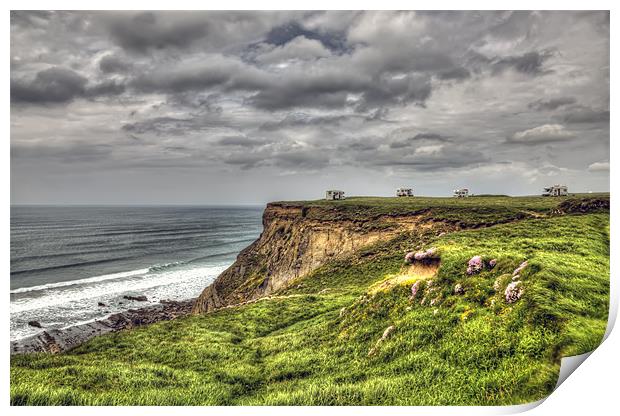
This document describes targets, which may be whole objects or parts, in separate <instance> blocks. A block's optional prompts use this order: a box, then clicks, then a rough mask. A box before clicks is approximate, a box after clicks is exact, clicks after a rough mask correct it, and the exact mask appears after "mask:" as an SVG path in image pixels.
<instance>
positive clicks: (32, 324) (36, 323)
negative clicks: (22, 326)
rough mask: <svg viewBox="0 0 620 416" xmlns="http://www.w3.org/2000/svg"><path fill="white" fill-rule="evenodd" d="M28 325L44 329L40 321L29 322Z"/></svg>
mask: <svg viewBox="0 0 620 416" xmlns="http://www.w3.org/2000/svg"><path fill="white" fill-rule="evenodd" d="M28 325H30V326H33V327H35V328H43V326H42V325H41V323H40V322H39V321H28Z"/></svg>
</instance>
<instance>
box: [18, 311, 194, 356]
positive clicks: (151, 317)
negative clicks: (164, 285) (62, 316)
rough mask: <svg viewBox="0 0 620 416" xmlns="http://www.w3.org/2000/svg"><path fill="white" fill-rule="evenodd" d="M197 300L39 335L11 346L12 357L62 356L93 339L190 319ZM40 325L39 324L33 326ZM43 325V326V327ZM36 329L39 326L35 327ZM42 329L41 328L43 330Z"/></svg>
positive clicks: (129, 312)
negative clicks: (121, 331)
mask: <svg viewBox="0 0 620 416" xmlns="http://www.w3.org/2000/svg"><path fill="white" fill-rule="evenodd" d="M193 303H194V300H193V299H192V300H185V301H171V300H162V301H161V302H160V303H159V304H157V305H153V306H147V307H145V308H140V309H130V310H128V311H125V312H120V313H115V314H112V315H110V316H108V317H107V318H104V319H101V320H96V321H93V322H89V323H85V324H81V325H76V326H72V327H69V328H65V329H48V330H45V331H42V332H40V333H38V334H36V335H33V336H30V337H27V338H23V339H20V340H17V341H12V342H11V354H22V353H30V352H48V353H53V354H56V353H60V352H64V351H68V350H70V349H72V348H75V347H77V346H78V345H80V344H83V343H84V342H86V341H88V340H89V339H91V338H93V337H95V336H97V335H103V334H107V333H109V332H116V331H120V330H123V329H130V328H135V327H139V326H143V325H149V324H152V323H155V322H159V321H168V320H171V319H174V318H177V317H179V316H184V315H189V314H190V312H191V310H192V305H193ZM32 323H36V324H39V323H38V322H36V321H32V322H29V324H30V325H32ZM39 325H40V324H39ZM32 326H36V325H32ZM40 327H41V326H38V328H40Z"/></svg>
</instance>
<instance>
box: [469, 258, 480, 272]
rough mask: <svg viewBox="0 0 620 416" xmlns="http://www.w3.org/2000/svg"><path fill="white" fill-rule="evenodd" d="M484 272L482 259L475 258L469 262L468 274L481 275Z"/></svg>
mask: <svg viewBox="0 0 620 416" xmlns="http://www.w3.org/2000/svg"><path fill="white" fill-rule="evenodd" d="M480 270H482V257H480V256H474V257H472V258H471V259H470V260H469V262H467V274H470V275H471V274H475V273H480Z"/></svg>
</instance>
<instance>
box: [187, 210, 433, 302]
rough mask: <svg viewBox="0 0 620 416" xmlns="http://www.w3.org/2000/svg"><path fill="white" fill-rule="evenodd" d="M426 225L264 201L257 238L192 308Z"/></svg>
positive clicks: (240, 296) (257, 290)
mask: <svg viewBox="0 0 620 416" xmlns="http://www.w3.org/2000/svg"><path fill="white" fill-rule="evenodd" d="M430 226H432V223H429V222H428V221H423V220H422V215H421V214H416V213H411V214H409V215H378V216H375V217H365V218H363V219H359V218H355V216H352V215H347V214H346V213H342V212H338V211H336V210H335V209H334V208H333V207H304V206H296V205H289V204H285V203H271V204H268V205H267V208H266V209H265V212H264V214H263V232H262V234H261V235H260V237H259V238H258V240H256V241H255V242H254V243H252V244H251V245H250V246H249V247H247V248H245V249H244V250H243V251H241V253H239V255H238V257H237V260H236V261H235V263H233V265H232V266H230V267H229V268H228V269H227V270H225V271H224V272H223V273H222V274H221V275H220V276H219V277H218V278H217V279H216V280H215V282H214V283H213V284H211V285H210V286H209V287H207V288H206V289H205V290H204V291H203V292H202V294H201V295H200V297H199V298H198V299H197V301H196V303H195V304H194V307H193V312H194V313H203V312H210V311H213V310H215V309H218V308H221V307H224V306H228V305H234V304H237V303H241V302H245V301H248V300H252V299H256V298H259V297H262V296H266V295H269V294H271V293H273V292H275V291H277V290H279V289H281V288H284V287H286V286H287V285H288V284H290V282H291V281H293V280H294V279H296V278H298V277H301V276H304V275H306V274H308V273H310V272H312V271H313V270H315V269H316V268H318V267H319V266H321V265H322V264H324V263H325V262H326V261H328V260H330V259H334V258H337V257H338V256H342V255H346V254H349V253H351V252H353V251H355V250H357V249H359V248H362V247H364V246H367V245H369V244H372V243H375V242H378V241H385V240H388V239H391V238H393V237H394V236H395V235H397V234H398V233H401V232H403V231H407V230H413V229H416V228H421V227H430Z"/></svg>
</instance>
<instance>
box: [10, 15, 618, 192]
mask: <svg viewBox="0 0 620 416" xmlns="http://www.w3.org/2000/svg"><path fill="white" fill-rule="evenodd" d="M609 44H610V41H609V12H605V11H598V12H588V13H583V12H568V11H567V12H554V11H517V12H510V11H471V12H468V11H439V12H434V11H398V12H392V11H365V12H364V11H359V12H348V11H274V12H268V11H264V12H252V11H46V12H36V11H15V12H11V56H10V59H11V61H10V63H11V66H10V75H11V78H10V82H11V149H12V160H11V162H12V163H11V169H12V175H11V180H12V185H13V186H12V187H11V192H12V200H13V199H15V201H24V200H30V199H32V198H35V199H36V198H38V197H36V195H49V192H50V191H49V189H52V188H51V187H46V186H45V181H43V180H42V179H40V178H46V179H49V180H52V178H53V180H55V181H56V182H55V183H56V184H57V186H58V187H59V188H63V189H64V191H63V192H64V193H63V195H69V196H71V198H74V199H75V201H77V202H79V201H81V199H82V198H86V197H87V196H89V195H90V196H89V197H92V198H95V197H96V195H95V194H94V191H93V190H92V189H93V187H92V183H98V184H101V187H102V189H104V190H108V193H107V195H115V191H116V189H117V186H119V183H121V182H122V183H121V185H122V186H125V185H126V186H130V185H129V184H128V183H129V181H124V180H120V181H119V179H118V177H117V176H115V175H121V174H122V173H123V172H125V173H127V172H130V174H131V175H137V176H131V177H132V178H133V177H140V178H141V179H140V180H141V181H142V182H141V183H140V186H138V185H137V182H136V184H134V185H132V186H135V188H132V189H128V190H127V193H126V195H142V193H143V192H147V190H149V189H151V190H152V189H155V188H157V187H158V186H160V184H161V183H162V180H161V177H160V178H159V180H158V179H155V176H156V175H157V174H158V173H157V172H158V171H161V172H165V178H166V180H169V181H170V183H173V184H174V185H170V186H169V188H170V189H173V190H174V192H179V193H183V192H185V191H186V193H183V195H205V197H204V198H203V199H204V200H207V199H208V198H209V197H208V196H207V195H215V196H213V198H215V199H213V202H227V201H228V200H229V199H230V200H240V199H242V198H243V195H245V193H244V192H242V191H239V192H236V193H233V192H231V191H227V190H226V189H223V190H222V187H224V186H226V187H228V188H230V189H233V188H235V189H237V187H239V188H238V189H242V188H243V187H244V186H245V187H246V188H243V189H246V190H249V191H250V193H251V194H252V195H258V196H256V197H253V198H259V199H260V198H262V197H263V196H264V198H268V197H269V198H272V197H275V196H277V195H279V196H280V197H282V198H286V197H287V196H288V193H289V192H290V193H291V194H292V195H295V196H296V197H298V198H302V197H305V196H306V194H304V193H303V192H304V190H308V191H307V192H313V194H312V195H314V193H316V191H317V189H319V190H320V189H322V187H323V186H324V184H326V183H330V185H329V186H341V185H339V184H338V183H339V181H340V180H342V181H344V180H345V179H346V180H348V182H347V183H349V184H351V186H352V187H353V186H357V187H358V188H357V190H356V191H348V190H347V192H348V193H350V192H368V193H370V192H372V191H373V190H372V189H368V190H367V187H370V186H377V187H378V188H377V189H384V188H385V187H388V188H390V189H391V187H393V186H401V185H403V184H407V183H409V182H412V181H413V182H415V181H416V180H418V178H419V179H420V181H422V180H428V181H427V182H426V183H427V184H428V187H429V188H428V189H427V190H426V192H430V193H433V192H435V191H434V189H436V188H435V187H432V186H431V182H433V181H435V182H438V181H455V182H457V181H463V182H464V181H468V182H470V183H463V186H465V185H468V186H470V187H471V188H476V187H477V186H478V187H490V188H493V186H495V187H498V186H503V185H498V183H500V182H499V181H500V180H501V181H503V182H502V183H505V182H506V181H508V182H510V183H512V182H513V181H514V182H515V184H516V185H515V187H516V188H515V189H519V190H520V191H523V192H525V191H527V192H530V191H531V192H533V189H538V188H539V187H540V186H541V185H542V184H544V183H546V181H548V178H549V176H554V180H556V179H557V180H562V181H563V182H569V181H571V180H572V181H573V182H574V183H575V184H577V186H581V187H583V188H584V189H585V188H588V189H590V188H593V189H594V188H596V189H599V188H600V189H603V188H606V187H608V175H606V174H605V173H606V172H607V171H606V170H605V167H606V166H608V163H609V162H608V161H609V115H610V113H609V107H610V106H609V77H610V73H609V67H610V65H609ZM584 148H587V149H588V158H587V160H584V158H583V149H584ZM66 161H70V162H71V163H75V164H76V166H77V165H78V164H80V163H78V162H79V161H86V162H87V163H89V164H90V165H92V168H90V169H89V171H88V174H89V175H91V176H90V177H88V178H86V177H85V175H83V174H82V171H80V169H82V168H83V165H82V164H80V166H81V167H80V168H78V167H75V168H74V167H72V165H71V164H70V163H69V164H68V163H65V162H66ZM606 163H607V165H605V164H606ZM141 172H142V173H141ZM143 172H148V174H147V173H143ZM436 172H442V174H441V175H436ZM307 173H311V174H307ZM345 173H346V174H345ZM141 174H143V175H144V176H140V175H141ZM163 174H164V173H162V175H163ZM304 174H306V175H305V176H304ZM54 175H57V176H54ZM63 175H64V176H63ZM346 175H349V176H346ZM570 175H572V176H570ZM556 177H557V178H556ZM89 181H90V182H89ZM126 183H127V184H126ZM264 183H269V184H273V185H274V186H273V187H271V190H270V191H269V192H268V191H260V189H261V187H262V184H264ZM276 184H277V185H276ZM299 184H301V186H300V185H299ZM373 184H374V185H373ZM411 185H412V186H416V189H418V188H419V186H417V185H416V184H415V183H412V184H411ZM455 186H456V185H455ZM211 188H214V189H215V188H217V189H218V190H219V191H218V192H217V193H209V192H208V191H206V190H207V189H211ZM228 188H227V189H228ZM490 188H489V192H504V190H503V188H501V189H490ZM572 188H573V187H571V189H572ZM310 189H312V191H310ZM448 189H450V187H448ZM422 191H425V190H424V189H422ZM163 194H165V193H164V192H155V191H153V192H152V193H151V194H149V195H163ZM41 198H43V199H45V198H47V197H45V196H41ZM119 198H121V197H119ZM136 198H137V197H136ZM192 198H194V197H193V196H192ZM218 198H219V199H218ZM181 199H182V198H181ZM201 200H202V199H201ZM209 201H210V200H209ZM42 202H45V201H42ZM117 202H119V203H122V202H123V200H120V199H119V201H117Z"/></svg>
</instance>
